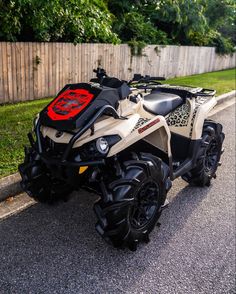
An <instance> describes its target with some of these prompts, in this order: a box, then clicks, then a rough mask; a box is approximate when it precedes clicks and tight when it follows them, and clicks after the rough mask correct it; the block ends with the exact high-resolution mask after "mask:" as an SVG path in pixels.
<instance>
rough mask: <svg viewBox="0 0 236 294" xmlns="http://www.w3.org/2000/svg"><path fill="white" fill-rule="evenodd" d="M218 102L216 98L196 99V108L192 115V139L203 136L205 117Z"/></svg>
mask: <svg viewBox="0 0 236 294" xmlns="http://www.w3.org/2000/svg"><path fill="white" fill-rule="evenodd" d="M216 104H217V101H216V98H215V97H212V98H210V99H209V98H208V99H207V98H206V97H198V99H196V100H195V109H194V112H193V117H192V130H191V132H190V135H191V139H192V140H197V139H200V138H201V136H202V129H203V124H204V121H205V119H206V118H207V117H208V116H209V113H210V111H211V110H212V109H213V108H214V106H215V105H216Z"/></svg>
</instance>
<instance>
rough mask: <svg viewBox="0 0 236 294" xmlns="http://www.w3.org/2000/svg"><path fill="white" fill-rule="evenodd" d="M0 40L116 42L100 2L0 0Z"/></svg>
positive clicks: (104, 6)
mask: <svg viewBox="0 0 236 294" xmlns="http://www.w3.org/2000/svg"><path fill="white" fill-rule="evenodd" d="M0 23H1V26H0V40H7V41H66V42H74V43H78V42H108V43H117V42H119V38H118V37H117V35H116V34H115V33H113V32H112V15H111V13H110V12H109V11H108V9H107V6H106V5H105V4H104V1H101V0H67V1H63V0H48V1H45V0H15V1H14V0H10V1H3V0H0Z"/></svg>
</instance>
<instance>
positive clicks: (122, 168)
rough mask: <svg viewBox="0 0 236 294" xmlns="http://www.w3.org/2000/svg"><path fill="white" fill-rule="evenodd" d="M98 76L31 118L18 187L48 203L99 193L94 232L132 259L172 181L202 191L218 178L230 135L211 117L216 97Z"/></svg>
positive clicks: (145, 80) (145, 79)
mask: <svg viewBox="0 0 236 294" xmlns="http://www.w3.org/2000/svg"><path fill="white" fill-rule="evenodd" d="M94 71H95V72H96V78H93V79H91V80H90V82H89V83H77V84H68V85H66V86H65V87H64V88H63V89H62V90H61V91H60V92H59V93H58V95H57V96H56V98H55V99H54V100H52V102H51V103H49V105H48V106H46V107H45V108H44V109H43V110H42V111H41V112H40V113H39V114H38V115H37V117H36V118H35V120H34V127H33V131H32V132H30V133H29V134H28V138H29V142H30V147H25V160H24V163H22V164H20V165H19V171H20V174H21V177H22V181H21V186H22V188H23V190H24V191H25V192H27V193H28V195H29V196H31V197H33V198H34V199H36V200H37V201H39V202H47V203H52V202H54V201H56V200H58V199H64V200H66V198H67V197H68V195H69V194H70V193H71V192H72V191H73V190H79V189H80V188H83V189H88V190H89V191H95V193H97V194H98V195H99V199H98V200H97V201H96V203H95V204H94V211H95V214H96V215H97V218H98V222H97V224H96V230H97V232H98V233H99V234H100V235H101V236H102V237H103V238H104V239H105V240H106V241H107V242H109V243H110V244H112V245H113V246H115V247H119V248H124V247H128V248H129V249H131V250H136V249H137V244H138V243H140V242H148V241H149V234H150V232H151V231H152V230H153V229H154V227H155V225H156V224H157V221H158V219H159V217H160V215H161V212H162V210H163V208H164V206H165V204H166V196H167V192H168V191H169V189H170V188H171V183H172V181H173V180H174V179H176V178H178V177H182V179H183V180H185V181H186V182H188V183H189V184H190V185H195V186H201V187H204V186H209V185H210V182H211V180H212V178H215V177H216V170H217V167H218V166H219V165H220V157H221V154H222V143H223V140H224V137H225V136H224V133H223V132H222V125H221V124H219V123H217V122H215V121H212V120H209V119H208V118H207V116H208V114H209V112H210V110H211V109H212V108H213V107H214V106H215V105H216V99H215V91H214V90H210V89H203V88H198V87H185V86H184V87H183V86H174V85H168V84H164V83H163V84H161V82H160V81H161V80H164V78H160V77H150V76H142V75H140V74H135V75H134V77H133V79H132V80H130V81H128V82H127V81H123V80H119V79H117V78H114V77H109V76H108V75H107V74H106V71H105V70H104V69H102V68H98V69H97V70H94Z"/></svg>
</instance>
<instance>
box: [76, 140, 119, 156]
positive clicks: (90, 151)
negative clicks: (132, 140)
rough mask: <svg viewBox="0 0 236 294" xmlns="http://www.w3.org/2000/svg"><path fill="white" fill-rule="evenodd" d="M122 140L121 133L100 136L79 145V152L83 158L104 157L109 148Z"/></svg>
mask: <svg viewBox="0 0 236 294" xmlns="http://www.w3.org/2000/svg"><path fill="white" fill-rule="evenodd" d="M120 140H121V137H120V136H119V135H109V136H104V137H99V138H97V139H95V140H93V141H91V142H88V143H86V144H84V145H83V146H81V147H79V150H78V152H79V154H80V156H81V159H82V160H92V159H97V158H104V157H106V155H107V154H108V152H109V149H110V148H111V147H112V146H113V145H115V144H116V143H117V142H119V141H120Z"/></svg>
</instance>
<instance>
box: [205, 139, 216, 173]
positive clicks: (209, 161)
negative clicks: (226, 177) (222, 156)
mask: <svg viewBox="0 0 236 294" xmlns="http://www.w3.org/2000/svg"><path fill="white" fill-rule="evenodd" d="M218 157H219V145H218V144H217V141H216V140H212V141H211V142H210V144H209V146H208V148H207V150H206V156H205V171H206V172H207V173H209V174H211V173H213V172H214V171H215V169H216V167H217V163H218Z"/></svg>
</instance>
